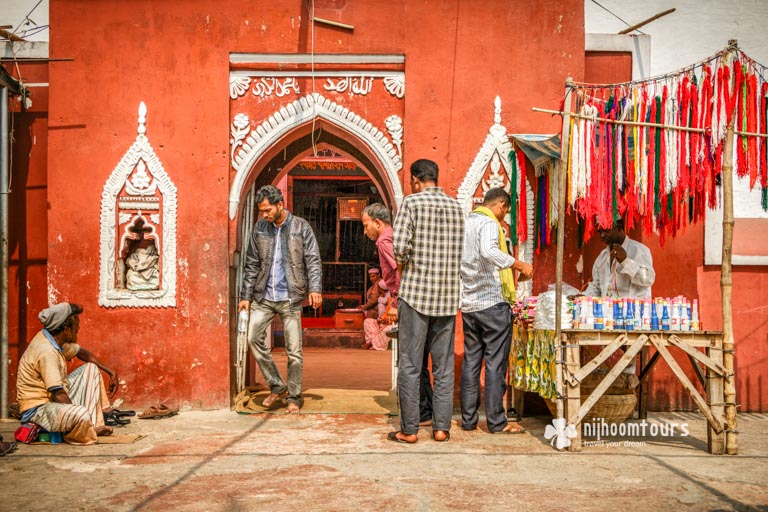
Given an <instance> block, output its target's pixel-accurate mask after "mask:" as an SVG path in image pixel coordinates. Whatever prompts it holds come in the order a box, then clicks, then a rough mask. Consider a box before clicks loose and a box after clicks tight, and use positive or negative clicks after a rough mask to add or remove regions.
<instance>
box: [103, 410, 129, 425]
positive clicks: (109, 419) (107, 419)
mask: <svg viewBox="0 0 768 512" xmlns="http://www.w3.org/2000/svg"><path fill="white" fill-rule="evenodd" d="M130 422H131V420H124V419H123V418H122V417H120V416H118V415H117V413H116V412H115V411H109V412H105V413H104V424H105V425H107V426H108V427H124V426H125V425H127V424H129V423H130Z"/></svg>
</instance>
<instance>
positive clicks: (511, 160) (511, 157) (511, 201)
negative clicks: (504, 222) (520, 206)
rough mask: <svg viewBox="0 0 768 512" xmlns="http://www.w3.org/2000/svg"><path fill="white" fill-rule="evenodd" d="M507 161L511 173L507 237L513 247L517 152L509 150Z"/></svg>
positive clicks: (515, 236)
mask: <svg viewBox="0 0 768 512" xmlns="http://www.w3.org/2000/svg"><path fill="white" fill-rule="evenodd" d="M508 158H509V163H510V164H511V165H512V175H511V176H510V178H509V239H510V241H511V242H512V246H513V247H517V153H515V150H514V149H513V150H512V151H510V152H509V156H508Z"/></svg>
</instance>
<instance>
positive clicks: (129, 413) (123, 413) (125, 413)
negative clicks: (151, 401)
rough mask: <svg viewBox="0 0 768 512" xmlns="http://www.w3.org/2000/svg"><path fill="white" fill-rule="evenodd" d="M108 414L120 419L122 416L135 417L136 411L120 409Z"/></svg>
mask: <svg viewBox="0 0 768 512" xmlns="http://www.w3.org/2000/svg"><path fill="white" fill-rule="evenodd" d="M109 412H111V413H113V414H114V415H115V416H117V417H118V418H122V417H123V416H136V411H121V410H120V409H112V410H111V411H109Z"/></svg>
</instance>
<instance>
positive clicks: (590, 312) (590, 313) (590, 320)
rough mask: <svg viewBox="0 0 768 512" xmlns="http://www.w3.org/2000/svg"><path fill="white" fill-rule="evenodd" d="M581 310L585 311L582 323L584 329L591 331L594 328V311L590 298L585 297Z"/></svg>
mask: <svg viewBox="0 0 768 512" xmlns="http://www.w3.org/2000/svg"><path fill="white" fill-rule="evenodd" d="M582 306H583V308H584V309H586V310H587V318H586V321H585V322H584V327H583V328H584V329H587V330H592V329H594V328H595V311H594V306H593V304H592V297H587V301H586V303H585V304H582Z"/></svg>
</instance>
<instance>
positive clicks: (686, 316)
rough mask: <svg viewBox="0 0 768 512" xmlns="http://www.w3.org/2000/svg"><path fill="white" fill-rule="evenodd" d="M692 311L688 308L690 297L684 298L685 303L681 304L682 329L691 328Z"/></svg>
mask: <svg viewBox="0 0 768 512" xmlns="http://www.w3.org/2000/svg"><path fill="white" fill-rule="evenodd" d="M690 315H691V313H690V309H689V308H688V299H683V303H682V304H681V305H680V330H681V331H690V330H691V316H690Z"/></svg>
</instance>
